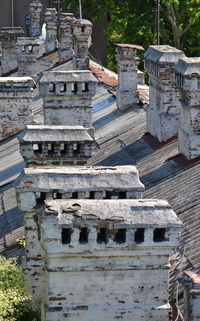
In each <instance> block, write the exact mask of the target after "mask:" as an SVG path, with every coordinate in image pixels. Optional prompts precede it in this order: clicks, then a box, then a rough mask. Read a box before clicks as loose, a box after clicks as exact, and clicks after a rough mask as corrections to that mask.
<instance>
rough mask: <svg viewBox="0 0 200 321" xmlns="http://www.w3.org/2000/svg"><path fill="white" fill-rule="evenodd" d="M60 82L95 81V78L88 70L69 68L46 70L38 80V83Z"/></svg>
mask: <svg viewBox="0 0 200 321" xmlns="http://www.w3.org/2000/svg"><path fill="white" fill-rule="evenodd" d="M50 82H53V83H60V82H62V83H63V82H69V83H72V82H77V83H86V82H90V83H91V82H92V83H97V82H98V81H97V79H96V78H95V77H94V76H93V74H92V73H91V71H89V70H78V71H75V70H71V71H48V72H44V73H43V76H42V78H41V80H40V83H50Z"/></svg>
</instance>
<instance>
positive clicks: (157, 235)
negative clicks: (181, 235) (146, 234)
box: [153, 228, 165, 242]
mask: <svg viewBox="0 0 200 321" xmlns="http://www.w3.org/2000/svg"><path fill="white" fill-rule="evenodd" d="M164 240H165V229H164V228H156V229H155V230H154V233H153V241H154V242H163V241H164Z"/></svg>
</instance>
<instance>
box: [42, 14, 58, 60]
mask: <svg viewBox="0 0 200 321" xmlns="http://www.w3.org/2000/svg"><path fill="white" fill-rule="evenodd" d="M57 18H58V14H57V11H56V9H55V8H47V9H46V11H45V14H44V22H45V23H46V39H45V53H46V54H48V53H50V52H52V51H54V50H55V49H56V47H57V20H58V19H57Z"/></svg>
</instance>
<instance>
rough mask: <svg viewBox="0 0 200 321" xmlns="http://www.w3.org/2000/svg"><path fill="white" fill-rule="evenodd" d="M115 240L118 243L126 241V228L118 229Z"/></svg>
mask: <svg viewBox="0 0 200 321" xmlns="http://www.w3.org/2000/svg"><path fill="white" fill-rule="evenodd" d="M114 242H116V243H118V244H122V243H125V242H126V229H125V228H121V229H119V230H118V231H116V233H115V236H114Z"/></svg>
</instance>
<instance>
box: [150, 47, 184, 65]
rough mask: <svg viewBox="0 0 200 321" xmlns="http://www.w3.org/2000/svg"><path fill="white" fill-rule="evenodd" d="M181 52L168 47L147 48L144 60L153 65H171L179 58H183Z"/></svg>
mask: <svg viewBox="0 0 200 321" xmlns="http://www.w3.org/2000/svg"><path fill="white" fill-rule="evenodd" d="M184 57H185V54H184V52H183V51H182V50H179V49H176V48H174V47H171V46H168V45H160V46H149V48H148V49H147V51H146V52H145V53H144V58H145V59H147V60H151V61H153V62H155V63H173V64H176V63H177V62H178V60H179V59H180V58H184Z"/></svg>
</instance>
